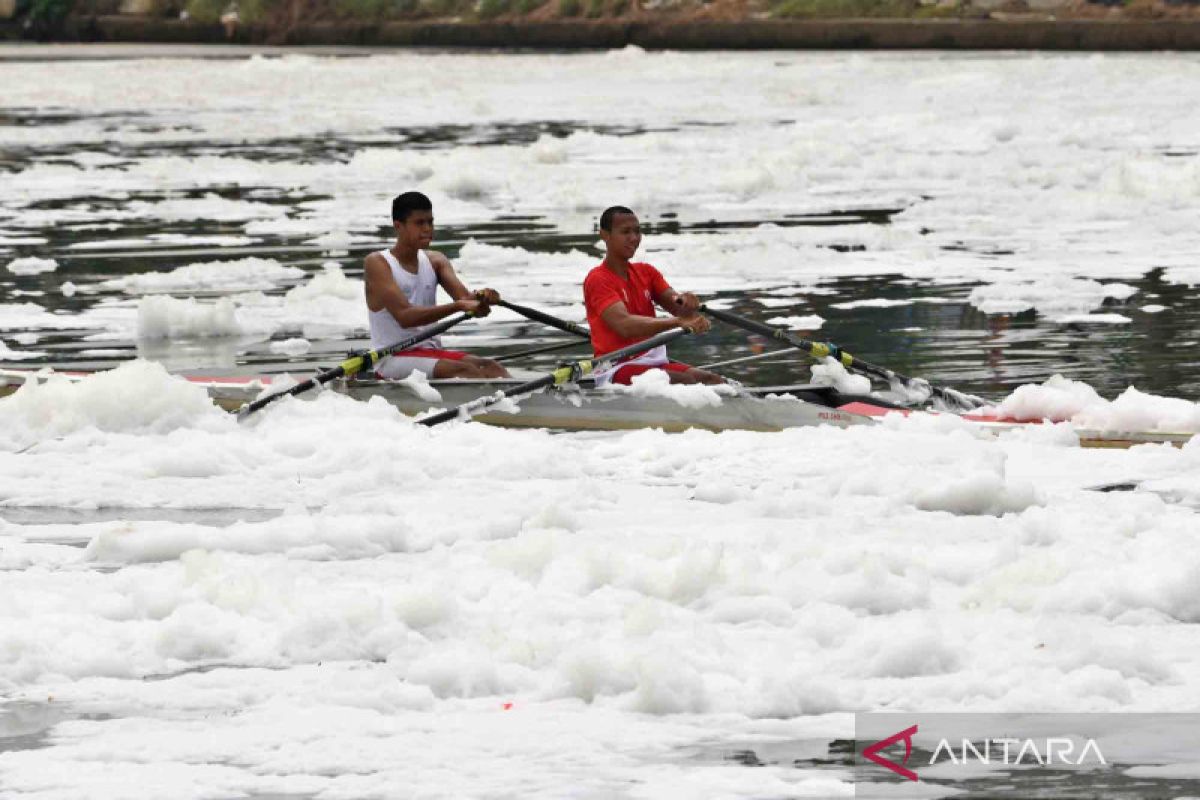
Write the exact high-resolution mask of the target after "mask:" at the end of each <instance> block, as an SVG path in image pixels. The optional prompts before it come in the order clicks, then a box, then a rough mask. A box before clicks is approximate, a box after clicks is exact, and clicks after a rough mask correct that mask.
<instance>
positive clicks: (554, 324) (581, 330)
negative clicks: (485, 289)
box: [496, 300, 592, 339]
mask: <svg viewBox="0 0 1200 800" xmlns="http://www.w3.org/2000/svg"><path fill="white" fill-rule="evenodd" d="M496 305H498V306H503V307H504V308H507V309H508V310H509V311H515V312H517V313H518V314H520V315H521V316H522V317H525V318H526V319H531V320H533V321H534V322H540V323H542V324H543V325H549V326H550V327H551V328H558V329H559V330H560V331H566V332H567V333H573V334H575V335H576V336H578V337H580V338H583V339H590V338H591V337H592V334H591V331H589V330H588V329H587V328H585V327H584V326H582V325H577V324H575V323H574V322H568V321H567V320H565V319H559V318H558V317H556V316H554V315H553V314H547V313H546V312H545V311H538V310H537V309H536V308H530V307H529V306H520V305H517V304H516V303H510V302H508V301H507V300H501V301H500V302H499V303H497V304H496Z"/></svg>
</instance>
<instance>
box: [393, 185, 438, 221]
mask: <svg viewBox="0 0 1200 800" xmlns="http://www.w3.org/2000/svg"><path fill="white" fill-rule="evenodd" d="M414 211H433V203H432V202H430V200H429V198H428V197H426V196H425V195H423V194H421V193H420V192H405V193H404V194H398V195H396V198H395V199H394V200H392V221H393V222H404V220H406V219H408V215H409V214H411V213H412V212H414Z"/></svg>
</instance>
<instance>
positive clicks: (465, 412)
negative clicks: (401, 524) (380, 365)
mask: <svg viewBox="0 0 1200 800" xmlns="http://www.w3.org/2000/svg"><path fill="white" fill-rule="evenodd" d="M687 333H689V331H687V330H685V329H683V328H674V329H672V330H669V331H663V332H662V333H660V334H658V335H657V336H651V337H650V338H649V339H645V340H643V341H640V342H636V343H634V344H631V345H629V346H628V347H622V348H621V349H620V350H613V351H612V352H611V353H605V354H604V357H603V358H601V359H600V360H599V361H596V362H593V361H592V360H590V359H583V360H581V361H567V362H565V363H564V364H562V365H560V366H559V367H558V368H557V369H555V370H554V371H553V372H551V373H550V374H548V375H543V376H542V377H540V378H534V379H533V380H531V381H527V382H525V383H522V384H520V385H518V386H514V387H513V388H511V389H506V390H505V391H503V392H496V393H495V394H490V395H487V396H486V397H478V398H476V399H474V400H471V401H469V402H466V403H463V404H462V405H461V406H458V407H457V408H451V409H447V410H446V411H442V412H439V413H437V414H434V415H433V416H432V417H425V419H422V420H420V423H421V424H422V425H427V426H429V427H433V426H434V425H441V424H442V423H443V422H449V421H450V420H452V419H457V418H458V417H459V416H466V417H468V418H469V417H470V416H471V415H472V414H475V413H478V412H480V411H482V410H483V409H485V408H488V407H489V406H493V405H495V404H496V403H499V402H501V401H503V400H505V399H507V398H509V397H516V396H518V395H524V394H533V393H534V392H537V391H540V390H542V389H547V388H549V387H551V386H562V385H563V384H564V383H574V382H575V381H578V380H579V379H580V378H584V377H587V376H588V375H591V374H592V373H594V372H597V371H599V370H602V369H603V368H604V367H606V366H607V365H609V364H611V363H612V362H614V361H619V360H620V359H622V358H627V357H629V356H633V355H637V354H638V353H643V352H645V351H647V350H652V349H654V348H655V347H658V346H659V345H662V344H666V343H667V342H670V341H671V340H673V339H678V338H679V337H680V336H683V335H685V334H687Z"/></svg>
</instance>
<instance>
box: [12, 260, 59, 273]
mask: <svg viewBox="0 0 1200 800" xmlns="http://www.w3.org/2000/svg"><path fill="white" fill-rule="evenodd" d="M56 269H58V262H57V261H55V260H54V259H53V258H38V257H37V256H29V257H28V258H18V259H16V260H15V261H10V262H9V263H8V271H9V272H11V273H12V274H13V275H38V274H40V273H43V272H54V270H56Z"/></svg>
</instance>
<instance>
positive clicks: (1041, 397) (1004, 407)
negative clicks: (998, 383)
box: [995, 375, 1200, 433]
mask: <svg viewBox="0 0 1200 800" xmlns="http://www.w3.org/2000/svg"><path fill="white" fill-rule="evenodd" d="M995 411H996V413H997V414H998V415H1000V416H1005V417H1011V418H1013V419H1018V420H1038V419H1046V420H1051V421H1054V422H1071V423H1073V424H1075V425H1077V426H1078V427H1080V428H1088V429H1095V430H1101V431H1134V432H1136V431H1167V432H1180V433H1187V432H1200V403H1194V402H1192V401H1189V400H1183V399H1181V398H1176V397H1161V396H1158V395H1152V394H1147V393H1145V392H1140V391H1138V390H1137V389H1136V388H1135V387H1133V386H1130V387H1129V388H1128V389H1126V390H1125V391H1124V392H1122V393H1121V395H1120V396H1118V397H1117V398H1116V399H1115V400H1106V399H1105V398H1103V397H1101V396H1100V395H1099V394H1098V393H1097V392H1096V390H1095V389H1093V388H1092V387H1091V386H1089V385H1088V384H1086V383H1083V382H1081V381H1073V380H1070V379H1067V378H1064V377H1062V376H1061V375H1055V376H1053V377H1051V378H1050V379H1049V380H1047V381H1046V382H1044V383H1042V384H1040V385H1038V384H1026V385H1024V386H1019V387H1017V389H1016V390H1014V391H1013V392H1012V394H1010V395H1009V396H1008V397H1006V398H1004V400H1002V401H1001V402H1000V404H999V405H998V406H996V407H995Z"/></svg>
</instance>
